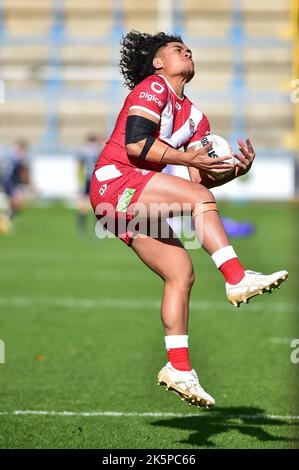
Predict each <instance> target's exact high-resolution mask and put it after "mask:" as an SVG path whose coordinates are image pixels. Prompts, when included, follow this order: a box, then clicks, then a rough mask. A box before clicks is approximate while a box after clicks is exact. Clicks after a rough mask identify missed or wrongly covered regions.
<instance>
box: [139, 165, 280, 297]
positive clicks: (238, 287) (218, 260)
mask: <svg viewBox="0 0 299 470" xmlns="http://www.w3.org/2000/svg"><path fill="white" fill-rule="evenodd" d="M161 201H163V203H164V209H163V210H165V211H166V213H165V214H163V213H162V216H163V215H164V216H165V217H167V215H168V214H167V207H170V206H173V204H174V203H175V204H176V206H177V207H178V209H177V211H178V213H180V211H182V210H183V208H184V204H186V203H189V204H190V207H191V214H192V217H193V221H194V226H195V230H196V233H197V236H198V238H199V240H200V242H201V244H202V246H203V248H204V249H205V251H207V253H208V254H209V255H210V256H211V257H212V260H213V261H214V263H215V264H216V266H217V268H218V269H219V270H220V271H221V273H222V274H223V276H224V278H225V280H226V293H227V298H228V300H229V302H231V303H232V304H234V305H235V306H239V304H240V302H248V299H250V298H251V297H254V296H256V295H259V294H262V293H264V292H267V291H269V292H270V291H271V290H272V289H273V288H275V287H279V286H280V284H281V283H282V282H283V281H284V280H286V279H287V277H288V273H287V271H285V270H283V271H278V272H276V273H273V274H271V275H269V276H268V275H262V274H260V273H256V272H254V271H245V270H244V268H243V266H242V265H241V263H240V262H239V260H238V257H237V255H236V253H235V251H234V249H233V247H232V246H231V245H230V242H229V240H228V237H227V235H226V232H225V230H224V227H223V224H222V222H221V219H220V217H219V215H218V211H217V206H216V202H215V198H214V196H213V194H212V193H211V191H209V189H207V188H206V187H204V186H203V185H201V184H196V183H192V182H191V181H188V180H185V179H183V178H179V177H176V176H172V175H167V174H163V173H157V174H155V175H154V176H153V177H152V178H151V179H150V180H149V181H148V183H147V185H146V186H145V188H144V189H143V191H142V193H141V195H140V197H139V199H138V204H139V205H140V206H142V208H145V209H146V211H147V213H148V214H150V216H155V214H154V213H153V207H157V210H158V211H160V209H159V203H161ZM155 204H156V206H155ZM160 212H161V211H160ZM157 215H158V214H157Z"/></svg>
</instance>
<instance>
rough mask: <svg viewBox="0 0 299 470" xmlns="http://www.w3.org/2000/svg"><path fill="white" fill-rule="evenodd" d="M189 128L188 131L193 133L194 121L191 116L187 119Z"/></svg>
mask: <svg viewBox="0 0 299 470" xmlns="http://www.w3.org/2000/svg"><path fill="white" fill-rule="evenodd" d="M189 129H190V133H191V134H192V135H193V134H194V133H195V123H194V121H193V119H192V118H190V119H189Z"/></svg>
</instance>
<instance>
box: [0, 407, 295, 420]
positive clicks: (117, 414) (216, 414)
mask: <svg viewBox="0 0 299 470" xmlns="http://www.w3.org/2000/svg"><path fill="white" fill-rule="evenodd" d="M4 415H8V416H20V415H21V416H22V415H37V416H79V417H104V416H110V417H116V418H119V417H120V418H121V417H124V418H131V417H137V418H194V417H196V418H214V417H222V418H223V419H236V420H238V419H248V420H258V419H264V420H286V421H287V420H289V421H299V416H289V415H286V416H282V415H263V414H257V415H242V414H241V415H223V414H222V413H219V412H217V411H216V412H215V411H202V412H201V413H200V412H199V413H187V414H185V413H161V412H159V411H153V412H150V411H149V412H145V413H138V412H132V413H129V412H121V411H94V412H79V411H78V412H77V411H45V410H15V411H0V416H4Z"/></svg>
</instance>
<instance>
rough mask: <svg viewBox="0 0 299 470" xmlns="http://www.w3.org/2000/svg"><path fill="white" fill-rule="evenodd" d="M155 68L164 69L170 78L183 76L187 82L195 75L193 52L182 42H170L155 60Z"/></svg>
mask: <svg viewBox="0 0 299 470" xmlns="http://www.w3.org/2000/svg"><path fill="white" fill-rule="evenodd" d="M155 61H156V62H155ZM154 66H155V67H156V68H157V69H159V68H160V70H162V69H163V70H164V71H165V72H166V73H167V74H168V75H169V76H176V75H182V76H184V77H185V78H187V82H189V81H190V80H191V78H192V77H193V75H194V62H193V60H192V52H191V51H190V49H188V47H187V46H186V45H185V44H183V43H181V42H169V43H168V44H167V45H166V46H165V47H162V48H161V49H160V51H158V54H157V57H156V58H155V59H154Z"/></svg>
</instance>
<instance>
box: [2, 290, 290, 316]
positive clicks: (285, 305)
mask: <svg viewBox="0 0 299 470" xmlns="http://www.w3.org/2000/svg"><path fill="white" fill-rule="evenodd" d="M273 295H275V294H273ZM0 305H4V306H10V307H21V308H22V307H25V306H34V305H37V306H39V305H52V306H58V307H66V308H76V309H97V308H118V309H124V310H126V309H127V310H140V309H142V308H149V309H159V308H160V305H161V300H150V299H149V300H145V299H107V298H106V299H105V298H104V299H103V298H99V299H88V298H86V299H82V298H81V299H80V298H70V297H60V298H59V297H58V298H57V297H56V298H47V297H42V298H39V297H13V298H12V297H0ZM190 307H191V309H201V310H211V311H213V309H217V308H219V309H222V310H223V309H226V310H230V311H231V312H233V313H238V312H239V311H243V309H242V308H240V309H238V310H237V309H236V308H234V307H233V306H232V305H230V304H229V303H228V302H227V301H226V299H225V298H223V302H210V301H205V300H195V301H191V302H190ZM244 307H248V308H249V310H250V311H263V310H271V312H283V313H285V312H295V311H296V308H297V309H298V304H296V303H295V302H270V303H263V304H261V303H258V302H257V303H255V304H250V306H244ZM244 310H245V308H244ZM246 311H247V310H246Z"/></svg>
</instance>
